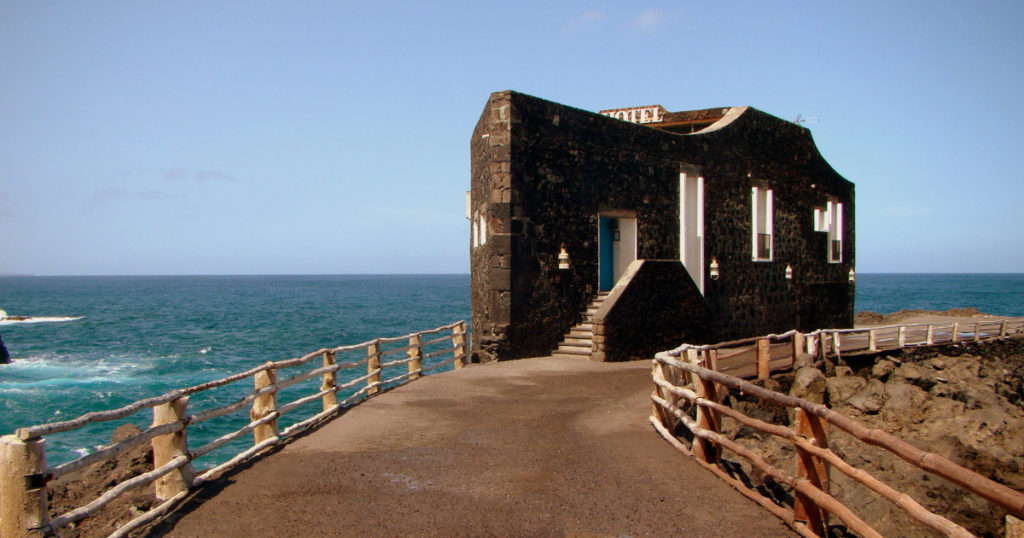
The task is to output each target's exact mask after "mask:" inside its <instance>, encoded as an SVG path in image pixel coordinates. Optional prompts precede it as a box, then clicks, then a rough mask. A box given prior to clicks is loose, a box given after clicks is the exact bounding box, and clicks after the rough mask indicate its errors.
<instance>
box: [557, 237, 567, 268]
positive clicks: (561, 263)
mask: <svg viewBox="0 0 1024 538" xmlns="http://www.w3.org/2000/svg"><path fill="white" fill-rule="evenodd" d="M558 268H559V269H568V268H569V253H568V252H566V251H565V243H562V251H561V252H559V253H558Z"/></svg>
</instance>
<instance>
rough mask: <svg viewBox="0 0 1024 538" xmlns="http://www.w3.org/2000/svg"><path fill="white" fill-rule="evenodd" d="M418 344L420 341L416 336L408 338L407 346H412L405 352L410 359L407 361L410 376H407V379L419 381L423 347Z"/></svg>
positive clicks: (418, 336)
mask: <svg viewBox="0 0 1024 538" xmlns="http://www.w3.org/2000/svg"><path fill="white" fill-rule="evenodd" d="M420 342H421V339H420V335H418V334H414V335H412V336H411V337H410V338H409V345H410V346H412V347H410V348H409V351H408V352H407V353H408V356H409V358H410V359H412V360H411V361H409V373H410V374H412V375H411V376H409V379H419V378H420V374H419V372H420V370H422V369H423V346H422V345H420Z"/></svg>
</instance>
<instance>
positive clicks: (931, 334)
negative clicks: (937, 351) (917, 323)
mask: <svg viewBox="0 0 1024 538" xmlns="http://www.w3.org/2000/svg"><path fill="white" fill-rule="evenodd" d="M925 343H926V344H928V345H929V346H930V345H932V344H934V343H935V326H934V325H932V324H931V323H929V324H928V334H927V335H925Z"/></svg>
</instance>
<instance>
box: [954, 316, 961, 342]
mask: <svg viewBox="0 0 1024 538" xmlns="http://www.w3.org/2000/svg"><path fill="white" fill-rule="evenodd" d="M959 341H960V322H958V321H954V322H953V343H954V344H955V343H957V342H959Z"/></svg>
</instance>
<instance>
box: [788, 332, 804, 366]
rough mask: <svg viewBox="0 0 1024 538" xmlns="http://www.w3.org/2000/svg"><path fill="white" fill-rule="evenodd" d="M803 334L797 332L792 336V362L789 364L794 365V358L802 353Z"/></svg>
mask: <svg viewBox="0 0 1024 538" xmlns="http://www.w3.org/2000/svg"><path fill="white" fill-rule="evenodd" d="M805 346H806V344H804V334H803V333H801V332H797V333H796V334H794V335H793V361H792V363H791V364H796V357H797V355H800V354H801V353H803V352H804V347H805Z"/></svg>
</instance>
